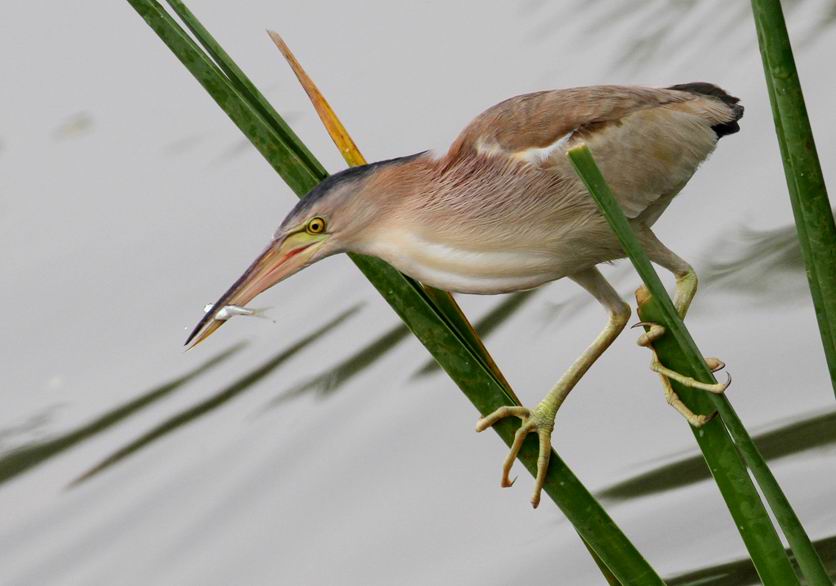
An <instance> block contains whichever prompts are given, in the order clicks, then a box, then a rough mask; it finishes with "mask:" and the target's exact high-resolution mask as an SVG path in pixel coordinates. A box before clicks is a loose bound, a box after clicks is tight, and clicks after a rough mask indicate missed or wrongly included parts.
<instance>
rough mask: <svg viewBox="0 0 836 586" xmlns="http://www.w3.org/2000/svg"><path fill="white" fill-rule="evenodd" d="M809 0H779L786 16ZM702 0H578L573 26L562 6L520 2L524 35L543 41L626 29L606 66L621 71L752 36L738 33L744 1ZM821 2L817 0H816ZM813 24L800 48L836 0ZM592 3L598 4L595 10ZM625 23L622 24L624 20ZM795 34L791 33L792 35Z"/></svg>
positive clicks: (833, 10) (824, 23)
mask: <svg viewBox="0 0 836 586" xmlns="http://www.w3.org/2000/svg"><path fill="white" fill-rule="evenodd" d="M811 3H812V2H811V0H790V1H786V2H782V5H783V7H784V11H785V14H786V15H787V16H788V17H789V16H791V15H792V13H793V12H794V11H795V10H797V9H799V8H800V7H802V6H803V5H804V4H811ZM706 4H707V3H706V2H705V0H676V1H666V2H658V1H654V0H622V1H621V2H609V1H607V2H604V1H602V0H578V1H576V2H575V4H574V6H573V7H572V8H571V12H572V14H573V16H574V20H573V23H572V27H571V28H570V29H569V28H567V27H566V26H565V12H564V10H561V9H555V13H554V14H548V13H547V11H546V10H543V8H545V7H546V3H540V2H530V3H526V4H525V5H524V9H523V13H525V14H526V15H527V16H528V17H529V18H531V19H532V20H533V22H534V24H533V27H532V30H531V32H530V33H529V38H530V39H532V40H534V41H544V40H547V39H550V38H553V37H554V36H556V35H573V36H576V37H578V38H582V39H583V40H584V41H586V42H590V41H597V40H598V39H599V38H601V37H603V36H605V35H608V34H611V33H612V32H613V31H614V30H617V29H618V30H624V29H625V28H627V29H628V31H629V32H628V34H626V35H625V36H624V39H623V41H622V42H620V43H619V52H618V55H617V56H616V57H615V59H614V61H613V63H612V65H611V70H612V71H613V72H615V71H618V72H621V73H623V72H624V70H625V69H629V70H631V71H633V72H635V71H638V70H639V69H640V68H642V67H643V66H646V65H647V63H648V62H652V61H654V60H660V59H664V58H668V59H669V58H670V57H671V56H673V55H676V54H677V53H679V52H681V51H683V50H694V49H704V48H706V47H707V46H708V45H710V44H712V43H717V42H720V41H722V40H723V39H724V38H726V37H730V36H731V37H734V36H738V37H743V38H746V37H751V38H752V40H751V42H752V43H754V37H752V36H751V35H750V34H747V35H745V36H744V35H741V34H738V29H742V28H746V32H747V33H751V31H752V30H753V29H752V23H751V14H752V12H751V8H750V6H749V3H748V2H734V3H727V2H717V1H715V2H714V4H715V6H714V9H712V10H703V8H704V7H705V5H706ZM819 4H820V5H821V4H822V3H819ZM822 8H823V9H822V10H821V13H820V14H819V15H818V18H817V19H816V21H815V24H814V25H813V26H812V27H811V28H809V29H808V30H807V31H805V32H806V34H805V35H804V36H803V37H802V38H801V39H799V40H798V41H797V47H798V48H804V47H806V46H807V45H808V44H810V43H812V42H813V41H815V40H817V39H818V38H819V36H820V35H822V34H823V33H824V32H826V31H827V30H829V29H830V28H831V27H832V26H833V23H834V22H836V1H833V0H830V1H829V2H827V3H824V5H823V7H822ZM596 9H597V10H596ZM626 23H629V24H628V25H627V26H626V27H625V24H626ZM794 40H795V39H794Z"/></svg>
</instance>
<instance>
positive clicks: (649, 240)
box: [634, 231, 731, 427]
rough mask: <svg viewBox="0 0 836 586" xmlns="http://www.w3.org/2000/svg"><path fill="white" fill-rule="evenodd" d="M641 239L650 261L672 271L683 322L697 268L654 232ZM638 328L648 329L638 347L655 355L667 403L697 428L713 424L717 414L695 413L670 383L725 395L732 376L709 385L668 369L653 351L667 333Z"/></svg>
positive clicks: (712, 364)
mask: <svg viewBox="0 0 836 586" xmlns="http://www.w3.org/2000/svg"><path fill="white" fill-rule="evenodd" d="M642 240H643V244H644V245H645V249H646V250H647V252H648V255H649V257H650V260H652V261H653V262H655V263H657V264H659V265H661V266H663V267H665V268H666V269H668V270H670V271H671V272H672V273H673V274H674V276H675V277H676V289H675V292H674V300H673V304H674V307H675V308H676V311H677V313H678V314H679V317H681V318H683V319H684V318H685V315H686V314H687V313H688V308H689V307H690V306H691V301H693V299H694V296H695V295H696V293H697V286H698V280H697V274H696V273H695V272H694V269H693V268H691V265H689V264H688V263H687V262H685V261H684V260H682V259H681V258H679V257H678V256H677V255H676V254H674V253H673V252H672V251H670V250H669V249H668V248H667V247H665V246H664V245H663V244H662V243H661V242H659V240H658V239H657V238H656V237H655V235H653V234H652V233H651V232H649V231H648V232H647V233H645V234H644V235H643V238H642ZM649 295H650V294H649V292H648V291H647V289H646V288H645V287H644V285H642V286H641V287H640V288H639V290H638V291H636V297H637V298H639V299H641V298H643V297H647V296H649ZM636 325H637V326H647V327H648V329H647V331H646V332H645V333H643V334H642V335H641V336H639V339H638V340H637V341H636V342H637V343H638V345H639V346H643V347H645V348H648V349H650V351H651V352H652V353H653V359H652V360H651V362H650V369H651V370H652V371H653V372H655V373H657V374H658V375H659V378H660V379H661V381H662V388H663V389H664V392H665V400H666V401H667V402H668V404H669V405H671V406H672V407H673V408H674V409H676V410H677V411H678V412H679V413H680V414H682V416H683V417H685V419H687V420H688V422H689V423H690V424H691V425H693V426H694V427H702V426H703V425H705V424H706V423H708V422H709V421H711V419H713V418H714V416H715V415H716V413H712V414H711V415H697V414H695V413H694V412H693V411H691V410H690V409H689V408H688V407H686V406H685V404H684V403H683V402H682V401H681V400H680V399H679V396H678V395H677V394H676V392H675V391H674V390H673V387H672V386H671V382H670V381H671V380H675V381H677V382H678V383H680V384H682V385H684V386H686V387H689V388H693V389H700V390H703V391H708V392H710V393H716V394H721V393H723V392H725V390H726V389H727V388H728V386H729V385H730V384H731V376H729V377H728V379H727V380H726V382H724V383H716V384H707V383H702V382H699V381H697V380H694V379H693V378H691V377H688V376H684V375H682V374H680V373H678V372H676V371H674V370H671V369H669V368H667V367H665V366H664V365H662V363H661V362H660V361H659V357H658V356H657V355H656V352H655V350H653V341H654V340H657V339H659V338H660V337H661V336H663V335H664V334H665V328H664V327H663V326H661V325H659V324H653V323H644V322H643V323H639V324H636ZM634 327H635V326H634ZM705 360H706V362H707V363H708V366H709V368H710V369H711V370H712V371H713V372H715V371H717V370H720V369H721V368H724V367H725V364H724V363H723V362H722V361H721V360H718V359H717V358H706V359H705Z"/></svg>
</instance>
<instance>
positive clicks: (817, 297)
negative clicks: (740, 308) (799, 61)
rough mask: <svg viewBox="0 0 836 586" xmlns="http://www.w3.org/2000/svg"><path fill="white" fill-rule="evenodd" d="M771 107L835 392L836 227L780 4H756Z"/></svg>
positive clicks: (758, 0)
mask: <svg viewBox="0 0 836 586" xmlns="http://www.w3.org/2000/svg"><path fill="white" fill-rule="evenodd" d="M752 12H753V13H754V17H755V28H756V29H757V33H758V45H759V46H760V52H761V59H762V61H763V69H764V74H765V76H766V86H767V89H768V91H769V101H770V103H771V104H772V116H773V120H774V122H775V132H776V134H777V135H778V145H779V146H780V149H781V159H782V160H783V162H784V175H785V176H786V179H787V189H788V191H789V196H790V202H791V203H792V211H793V216H794V217H795V226H796V231H797V232H798V240H799V242H800V244H801V253H802V256H803V257H804V264H805V265H806V268H807V280H808V282H809V284H810V294H811V296H812V298H813V306H814V307H815V311H816V319H817V321H818V324H819V332H820V335H821V340H822V346H823V347H824V355H825V359H826V360H827V366H828V369H829V371H830V382H831V385H832V387H833V390H834V392H836V222H834V219H833V215H832V214H831V211H830V201H829V200H828V197H827V187H826V186H825V184H824V176H823V175H822V170H821V164H820V163H819V157H818V153H817V152H816V143H815V141H814V140H813V129H812V128H811V126H810V120H809V118H808V117H807V107H806V105H805V103H804V94H803V93H802V91H801V81H800V80H799V78H798V71H797V70H796V67H795V59H794V57H793V53H792V46H791V45H790V39H789V35H788V33H787V25H786V22H785V21H784V13H783V11H782V9H781V3H780V1H779V0H752Z"/></svg>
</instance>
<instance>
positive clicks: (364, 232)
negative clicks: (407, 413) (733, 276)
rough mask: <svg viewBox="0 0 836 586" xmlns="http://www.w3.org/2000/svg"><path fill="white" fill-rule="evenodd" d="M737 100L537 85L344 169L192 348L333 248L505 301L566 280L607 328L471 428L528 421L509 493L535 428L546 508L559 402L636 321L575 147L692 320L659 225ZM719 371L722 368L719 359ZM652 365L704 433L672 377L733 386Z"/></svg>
mask: <svg viewBox="0 0 836 586" xmlns="http://www.w3.org/2000/svg"><path fill="white" fill-rule="evenodd" d="M739 101H740V100H739V99H738V98H736V97H733V96H731V95H730V94H728V93H727V92H726V91H725V90H723V89H721V88H720V87H718V86H716V85H713V84H710V83H706V82H694V83H685V84H678V85H673V86H669V87H664V88H652V87H642V86H625V85H598V86H587V87H576V88H568V89H554V90H545V91H539V92H534V93H528V94H523V95H519V96H516V97H513V98H509V99H507V100H505V101H502V102H500V103H498V104H496V105H494V106H492V107H490V108H488V109H487V110H485V111H484V112H482V113H481V114H479V115H478V116H477V117H476V118H474V119H473V120H472V121H471V122H470V123H469V124H468V125H467V126H466V127H465V128H464V130H462V131H461V133H460V134H459V135H458V137H457V138H456V139H455V140H454V141H453V143H452V145H451V146H450V147H449V149H448V150H447V151H446V152H445V153H440V154H439V153H435V152H432V151H424V152H420V153H417V154H413V155H409V156H404V157H398V158H393V159H388V160H383V161H379V162H374V163H371V164H367V165H363V166H357V167H350V168H348V169H345V170H343V171H340V172H338V173H335V174H333V175H331V176H329V177H327V178H326V179H324V180H323V181H322V182H321V183H319V185H317V186H316V187H314V188H313V189H312V190H311V191H310V192H309V193H308V194H307V195H306V196H305V197H304V198H302V199H301V200H300V201H299V202H298V203H297V204H296V205H295V206H294V207H293V209H292V210H291V211H290V213H288V214H287V216H286V217H285V218H284V220H283V221H282V222H281V224H280V225H279V227H278V229H277V230H276V231H275V233H274V235H273V237H272V239H271V241H270V242H269V244H268V245H267V247H266V248H265V249H264V251H263V252H262V253H261V254H260V255H259V256H258V257H257V258H256V259H255V261H254V262H253V263H252V264H251V265H250V266H249V268H247V269H246V271H245V272H244V273H243V275H241V277H240V278H239V279H238V280H237V281H235V283H234V284H233V285H232V286H231V287H230V288H229V289H228V290H227V291H226V292H225V293H224V294H223V295H222V296H221V297H220V299H219V300H218V301H217V302H216V303H215V304H214V305H213V308H212V309H211V310H209V311H208V312H206V313H205V315H204V316H203V318H202V319H201V320H200V321H199V323H198V324H197V326H196V327H195V328H194V330H193V331H192V333H191V335H190V336H189V337H188V339H187V340H186V345H187V346H188V345H189V344H192V347H193V346H194V345H196V344H198V343H200V342H201V341H203V340H205V339H206V338H207V337H208V336H210V335H211V334H212V333H213V332H215V331H216V330H217V329H218V328H219V327H221V325H223V324H224V323H226V320H224V319H222V317H223V316H220V317H219V316H218V315H217V314H218V312H220V311H221V310H222V309H223V308H224V307H226V306H229V305H236V306H242V307H243V306H245V305H246V304H247V303H249V302H250V301H251V300H252V299H253V298H254V297H255V296H256V295H258V294H259V293H261V292H263V291H265V290H266V289H268V288H270V287H272V286H273V285H275V284H277V283H279V282H280V281H282V280H284V279H286V278H288V277H289V276H291V275H293V274H295V273H297V272H298V271H300V270H302V269H303V268H305V267H308V266H310V265H312V264H313V263H315V262H317V261H319V260H322V259H324V258H326V257H329V256H331V255H334V254H338V253H344V252H352V253H359V254H364V255H370V256H374V257H377V258H380V259H382V260H384V261H386V262H388V263H389V264H390V265H392V266H393V267H395V268H396V269H397V270H399V271H401V272H402V273H404V274H406V275H409V276H410V277H413V278H414V279H416V280H418V281H419V282H421V283H423V284H425V285H429V286H432V287H436V288H439V289H443V290H447V291H451V292H454V293H465V294H483V295H484V294H499V293H508V292H512V291H520V290H527V289H533V288H536V287H539V286H541V285H544V284H546V283H549V282H551V281H555V280H558V279H561V278H564V277H567V278H569V279H571V280H572V281H574V282H575V283H577V284H578V285H580V286H581V287H582V288H583V289H585V290H586V291H587V292H588V293H589V294H590V295H591V296H592V297H593V298H595V299H596V300H597V301H598V302H599V303H600V304H601V305H602V306H603V308H604V309H605V310H606V311H607V313H608V320H607V323H606V326H605V327H604V329H603V331H602V332H601V333H600V334H599V335H598V336H597V337H596V338H595V339H594V341H593V342H592V343H591V344H590V345H589V347H588V348H587V349H586V350H585V351H584V352H583V353H582V354H581V356H579V357H578V359H577V360H575V362H574V363H572V364H571V366H570V367H569V368H568V370H566V371H565V373H564V374H563V375H562V376H561V378H560V379H559V380H558V382H557V383H556V384H555V385H554V387H552V389H551V390H550V391H549V392H548V393H547V394H546V396H545V397H544V399H543V400H542V401H541V402H540V403H539V404H538V405H537V406H536V407H534V408H533V409H531V408H528V407H524V406H507V407H501V408H499V409H497V410H496V411H495V412H493V413H491V414H489V415H488V416H486V417H483V418H482V419H480V420H479V422H478V423H477V426H476V429H477V431H483V430H485V429H488V428H489V427H491V426H492V425H493V424H495V423H496V422H498V421H500V420H501V419H504V418H506V417H518V418H519V419H521V421H522V423H521V426H520V427H519V429H518V431H517V432H516V435H515V438H514V441H513V443H512V447H511V449H510V451H509V453H508V456H507V457H506V459H505V461H504V463H503V467H502V477H501V485H502V486H505V487H507V486H511V485H512V484H513V481H512V480H511V479H510V478H509V476H510V471H511V468H512V465H513V462H514V460H515V459H516V456H517V454H518V452H519V450H520V448H521V447H522V444H523V441H524V439H525V437H526V436H527V435H528V434H530V433H536V434H537V436H538V438H539V447H540V452H539V457H538V463H537V475H536V479H535V485H534V492H533V495H532V498H531V503H532V505H533V506H534V507H536V506H537V504H538V503H539V502H540V493H541V491H542V488H543V485H544V482H545V476H546V471H547V468H548V463H549V455H550V453H551V435H552V431H553V429H554V425H555V418H556V416H557V412H558V409H559V408H560V406H561V405H562V403H563V402H564V400H565V399H566V397H567V395H568V394H569V392H570V391H571V390H572V388H574V387H575V386H576V385H577V383H578V382H579V381H580V379H581V378H582V377H583V375H584V374H585V373H586V372H587V370H588V369H589V368H590V367H591V366H592V364H593V363H594V362H595V361H596V360H597V359H598V358H599V357H600V356H601V355H602V354H603V353H604V351H605V350H606V349H607V348H608V347H609V346H610V344H612V342H613V341H614V340H615V338H616V337H617V336H618V335H619V334H620V333H621V332H622V330H623V329H624V327H625V326H626V324H627V322H628V320H629V316H630V313H631V311H630V306H629V305H628V304H627V303H626V302H625V301H624V300H622V299H621V297H620V296H619V295H618V293H617V292H616V291H615V289H614V288H613V287H612V285H611V284H610V283H609V282H608V281H607V280H606V279H605V278H604V276H603V275H602V273H601V272H600V271H599V269H598V267H597V265H599V264H601V263H607V262H610V261H614V260H617V259H620V258H623V257H624V256H625V253H624V251H623V249H622V248H621V246H620V244H619V242H618V240H617V238H616V236H615V234H614V233H613V232H612V230H611V229H610V227H609V225H608V223H607V221H606V219H605V218H604V216H603V215H602V214H601V213H600V211H599V210H598V208H597V206H596V204H595V202H594V201H593V199H592V197H591V195H590V194H589V192H588V191H587V189H586V188H585V186H584V185H583V183H582V182H581V180H580V179H579V177H578V176H577V174H576V173H575V172H574V170H573V168H572V166H571V163H570V162H569V160H568V157H567V156H566V153H567V151H568V150H569V149H571V148H573V147H576V146H579V145H586V146H587V147H588V148H589V150H590V151H591V153H592V155H593V157H594V159H595V160H596V162H597V163H598V165H599V167H600V169H601V172H602V174H603V176H604V178H605V179H606V181H607V182H608V184H609V186H610V187H611V189H612V191H613V193H614V195H615V198H616V201H617V202H618V204H619V206H620V207H621V209H622V210H623V211H624V214H625V215H626V217H627V218H628V220H629V222H630V225H631V227H632V228H633V230H634V231H635V233H636V235H637V237H638V239H639V242H640V243H641V244H642V245H643V247H644V249H645V251H646V252H647V254H648V257H649V258H650V260H651V261H652V262H654V263H655V264H657V265H659V266H661V267H663V268H664V269H666V270H668V271H670V272H671V273H673V275H674V277H675V281H676V286H675V294H674V305H675V307H676V309H677V311H678V312H679V314H680V316H682V317H684V316H685V313H686V312H687V310H688V307H689V305H690V303H691V300H692V299H693V297H694V295H695V293H696V289H697V276H696V273H695V272H694V270H693V268H692V267H691V265H690V264H689V263H688V262H687V261H685V260H684V259H682V258H680V257H679V256H677V255H676V254H675V253H674V252H673V251H671V250H670V249H669V248H667V247H666V246H665V245H664V244H663V243H662V242H661V241H660V240H659V238H657V236H656V235H655V234H654V232H653V230H652V227H653V225H654V223H655V222H656V221H657V220H658V219H659V217H660V216H661V215H662V214H663V213H664V212H665V210H666V209H667V208H668V206H669V204H670V203H671V201H672V200H673V199H674V198H675V196H676V195H677V194H678V193H679V192H680V191H681V190H682V189H683V187H684V186H685V185H686V183H687V182H688V180H689V179H690V178H691V177H692V176H693V174H694V173H695V171H696V170H697V168H698V167H699V166H700V165H701V164H702V163H703V162H704V161H705V160H706V159H707V158H708V156H709V155H710V154H711V153H712V152H713V151H714V149H715V147H716V145H717V142H718V140H719V139H720V138H722V137H724V136H727V135H731V134H734V133H736V132H738V131H739V130H740V126H739V124H738V120H740V119H741V118H742V116H743V106H742V105H740V103H739ZM648 325H649V326H650V327H649V328H648V330H647V332H646V333H645V334H642V336H640V338H639V344H640V345H643V346H650V345H651V343H652V341H653V340H654V339H656V338H658V337H659V336H660V335H662V334H663V333H664V329H663V328H662V327H661V326H658V325H655V324H648ZM651 349H652V348H651ZM710 366H711V368H712V369H713V370H714V369H718V368H720V367H722V366H723V365H722V363H721V362H720V361H719V360H716V359H711V362H710ZM651 368H652V369H653V370H654V371H655V372H657V373H659V374H660V375H661V376H662V380H663V383H665V384H664V387H665V394H666V398H667V399H668V402H669V403H670V404H671V405H672V406H674V407H675V408H676V409H677V410H678V411H679V412H680V413H681V414H682V415H683V416H685V417H686V418H687V419H688V421H689V422H690V423H691V424H692V425H694V426H695V427H699V426H701V425H704V424H705V423H706V422H707V421H708V419H709V418H710V416H704V415H696V414H694V413H692V412H691V411H690V410H689V409H688V408H687V407H686V406H685V405H684V404H682V402H681V401H679V399H678V397H677V396H676V393H675V392H674V391H673V390H672V388H671V387H670V382H669V380H668V379H670V378H674V379H676V380H680V381H681V382H683V383H685V384H686V385H687V386H692V387H694V388H701V389H703V390H706V391H710V392H715V393H722V392H723V391H725V388H726V387H727V386H728V382H730V379H729V381H728V382H726V383H716V384H713V385H709V384H705V383H699V382H696V381H692V380H689V379H687V377H682V376H681V375H679V374H678V373H676V372H674V371H671V370H669V369H666V368H665V367H664V366H662V365H661V364H659V362H658V359H656V357H655V354H654V359H653V361H652V363H651Z"/></svg>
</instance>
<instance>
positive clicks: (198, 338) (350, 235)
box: [186, 158, 406, 347]
mask: <svg viewBox="0 0 836 586" xmlns="http://www.w3.org/2000/svg"><path fill="white" fill-rule="evenodd" d="M404 159H406V158H404ZM404 159H397V160H392V161H384V162H382V163H374V164H372V165H365V166H363V167H353V168H350V169H346V170H345V171H342V172H340V173H336V174H334V175H332V176H330V177H328V178H327V179H325V180H324V181H322V183H320V184H319V185H317V186H316V187H315V188H314V189H312V190H311V191H310V192H309V193H308V194H307V195H306V196H305V197H304V198H303V199H301V200H300V201H299V203H297V204H296V206H295V207H294V208H293V210H291V212H290V213H289V214H288V215H287V217H286V218H285V219H284V221H282V223H281V225H280V226H279V228H278V229H277V230H276V232H275V234H274V235H273V238H272V240H271V241H270V243H269V244H268V245H267V248H266V249H265V250H264V252H262V253H261V254H260V255H259V256H258V258H256V259H255V260H254V261H253V263H252V264H251V265H250V266H249V268H248V269H247V270H246V271H244V274H243V275H241V276H240V277H239V278H238V280H237V281H235V283H233V285H232V286H231V287H230V288H229V289H228V290H227V291H226V293H224V294H223V295H221V297H220V299H218V301H216V302H215V303H214V305H213V306H212V307H211V308H210V309H209V311H207V312H206V314H205V315H204V316H203V318H202V319H201V320H200V322H198V324H197V326H196V327H195V328H194V330H193V331H192V333H191V334H190V335H189V338H188V339H187V340H186V345H188V344H192V347H194V346H196V345H197V344H199V343H200V342H202V341H203V340H205V339H206V338H208V337H209V336H210V335H212V334H213V333H214V332H215V331H216V330H217V329H218V328H220V327H221V326H222V325H223V324H224V321H223V320H220V319H216V318H215V315H216V314H217V312H218V311H219V310H221V309H222V308H223V307H225V306H227V305H239V306H243V305H246V304H247V303H249V302H250V301H252V299H253V298H254V297H255V296H256V295H258V294H259V293H261V292H262V291H265V290H267V289H269V288H270V287H272V286H273V285H275V284H276V283H278V282H280V281H283V280H284V279H286V278H288V277H289V276H291V275H293V274H295V273H297V272H299V271H300V270H302V269H303V268H305V267H308V266H310V265H312V264H313V263H315V262H316V261H318V260H321V259H323V258H325V257H327V256H330V255H332V254H336V253H339V252H346V251H352V250H357V249H359V248H362V245H361V244H362V242H363V241H364V240H365V239H367V238H368V236H369V232H370V231H371V230H370V229H369V228H370V226H371V225H373V224H375V223H376V222H379V221H381V219H382V217H383V216H384V215H385V209H384V208H385V205H383V204H382V203H381V202H380V198H377V197H375V192H377V191H378V187H379V186H377V185H376V182H377V183H379V181H378V179H379V176H378V174H379V171H380V170H381V169H382V167H384V166H387V165H391V164H393V163H397V162H399V161H402V160H404Z"/></svg>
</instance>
